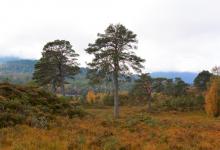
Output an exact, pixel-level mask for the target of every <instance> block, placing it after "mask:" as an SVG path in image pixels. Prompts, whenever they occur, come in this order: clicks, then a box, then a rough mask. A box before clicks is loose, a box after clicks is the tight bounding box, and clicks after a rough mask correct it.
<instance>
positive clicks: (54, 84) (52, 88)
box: [51, 80, 56, 94]
mask: <svg viewBox="0 0 220 150" xmlns="http://www.w3.org/2000/svg"><path fill="white" fill-rule="evenodd" d="M51 92H52V93H53V94H54V93H55V92H56V83H55V81H54V80H53V81H52V85H51Z"/></svg>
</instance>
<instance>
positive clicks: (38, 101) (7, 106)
mask: <svg viewBox="0 0 220 150" xmlns="http://www.w3.org/2000/svg"><path fill="white" fill-rule="evenodd" d="M0 94H1V100H0V127H7V126H14V125H16V124H27V125H30V126H34V127H38V128H48V125H49V122H50V121H52V120H53V119H55V117H53V116H56V115H58V116H66V117H69V118H73V117H83V116H85V115H86V112H85V111H84V110H83V109H81V107H80V106H79V102H77V101H76V100H72V99H70V98H64V97H61V98H59V97H56V96H55V95H52V94H49V93H47V92H45V91H43V90H41V89H39V88H37V87H25V86H16V85H11V84H0Z"/></svg>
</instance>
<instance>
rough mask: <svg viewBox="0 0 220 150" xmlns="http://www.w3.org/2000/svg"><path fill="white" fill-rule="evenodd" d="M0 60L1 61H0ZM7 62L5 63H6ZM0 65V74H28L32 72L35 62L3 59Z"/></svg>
mask: <svg viewBox="0 0 220 150" xmlns="http://www.w3.org/2000/svg"><path fill="white" fill-rule="evenodd" d="M0 60H1V59H0ZM6 60H7V61H6ZM3 61H4V63H2V64H0V73H1V74H5V73H30V74H32V73H33V72H34V65H35V64H36V62H37V60H25V59H21V60H19V59H17V60H15V59H13V60H10V59H3V60H2V61H1V62H3Z"/></svg>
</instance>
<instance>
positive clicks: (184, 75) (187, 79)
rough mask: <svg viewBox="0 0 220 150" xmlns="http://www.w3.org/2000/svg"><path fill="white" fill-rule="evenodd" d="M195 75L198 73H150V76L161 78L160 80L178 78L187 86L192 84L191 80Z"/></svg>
mask: <svg viewBox="0 0 220 150" xmlns="http://www.w3.org/2000/svg"><path fill="white" fill-rule="evenodd" d="M197 75H198V73H195V72H152V73H151V76H152V77H153V78H161V77H162V78H168V79H174V78H176V77H179V78H181V79H182V80H183V81H185V82H186V83H188V84H192V83H193V80H194V79H195V77H196V76H197Z"/></svg>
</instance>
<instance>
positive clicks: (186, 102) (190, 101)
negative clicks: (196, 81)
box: [154, 96, 204, 111]
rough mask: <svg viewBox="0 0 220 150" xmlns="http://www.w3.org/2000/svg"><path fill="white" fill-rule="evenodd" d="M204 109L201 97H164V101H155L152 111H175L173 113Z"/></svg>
mask: <svg viewBox="0 0 220 150" xmlns="http://www.w3.org/2000/svg"><path fill="white" fill-rule="evenodd" d="M203 108H204V97H203V96H180V97H171V96H169V97H166V98H164V99H160V100H158V99H157V100H155V103H154V109H157V110H175V111H191V110H202V109H203Z"/></svg>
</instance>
